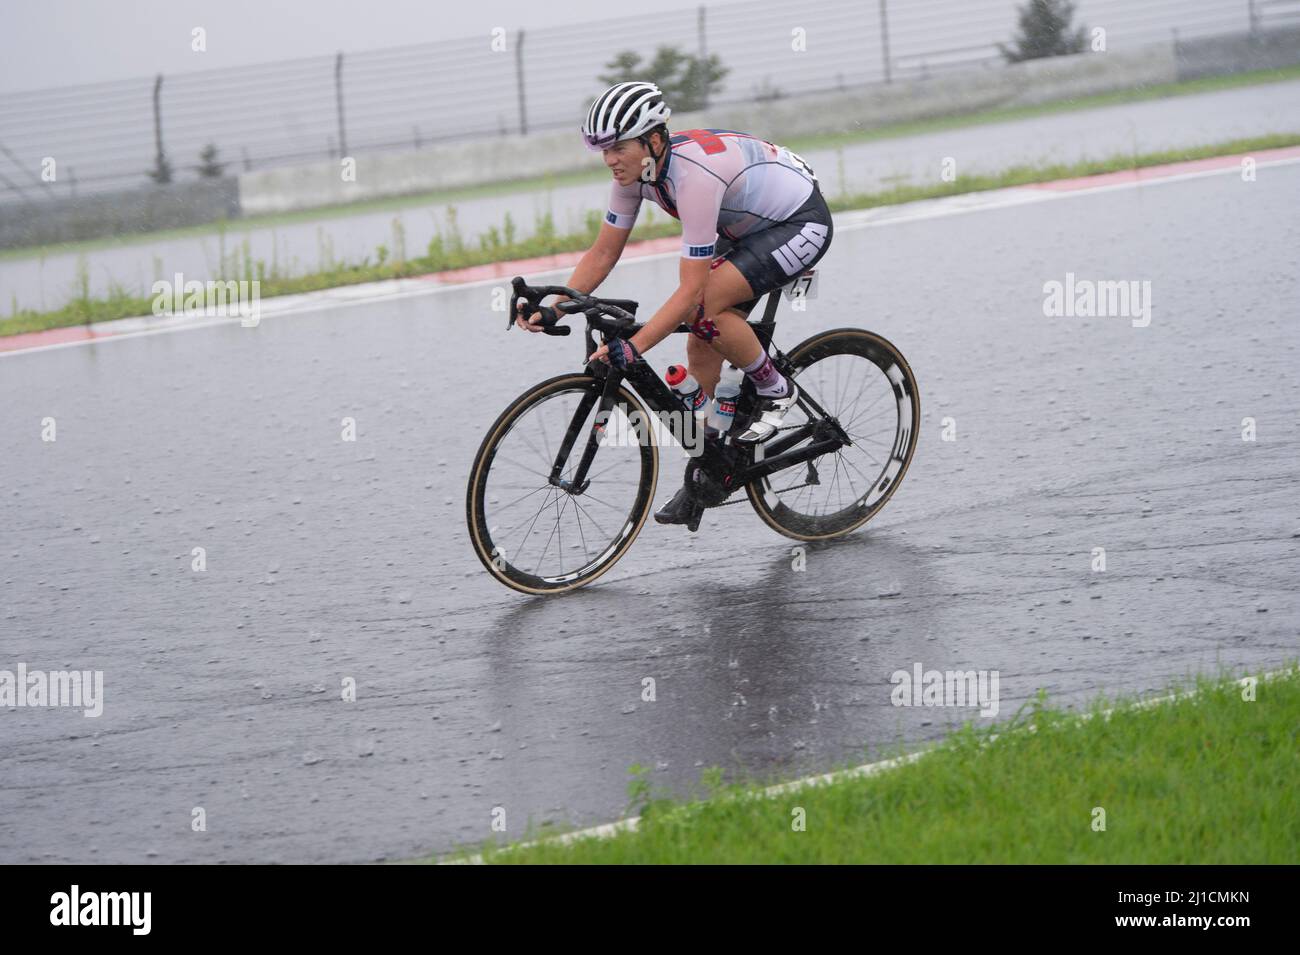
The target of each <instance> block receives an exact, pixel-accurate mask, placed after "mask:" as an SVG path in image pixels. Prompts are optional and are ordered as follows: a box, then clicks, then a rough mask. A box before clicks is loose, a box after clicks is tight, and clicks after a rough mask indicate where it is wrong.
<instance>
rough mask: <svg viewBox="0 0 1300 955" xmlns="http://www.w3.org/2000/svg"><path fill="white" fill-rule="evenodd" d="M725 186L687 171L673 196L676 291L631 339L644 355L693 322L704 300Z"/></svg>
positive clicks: (715, 178)
mask: <svg viewBox="0 0 1300 955" xmlns="http://www.w3.org/2000/svg"><path fill="white" fill-rule="evenodd" d="M726 189H727V186H726V183H724V182H723V181H722V180H721V179H720V178H719V177H718V176H716V175H714V174H712V173H708V172H703V171H702V172H688V173H687V174H686V175H684V176H683V178H682V180H681V182H680V184H679V187H678V193H677V212H678V214H679V215H680V216H681V220H682V258H681V264H680V265H679V266H678V270H677V275H678V280H677V291H675V292H673V294H672V295H671V296H669V298H668V301H667V302H665V303H664V304H663V307H662V308H660V309H659V311H657V312H655V314H654V318H652V319H650V321H648V322H646V323H645V326H644V327H643V328H642V329H641V330H640V331H639V332H637V333H636V334H635V335H633V336H632V339H631V341H632V344H633V345H635V346H636V348H637V351H640V352H642V353H644V352H645V351H646V350H647V349H649V348H653V347H654V346H655V345H657V344H659V342H661V341H663V340H664V339H665V338H667V337H668V336H669V335H671V334H672V333H673V332H675V331H676V330H677V326H678V325H680V324H681V323H682V322H685V323H687V324H688V325H689V324H690V323H691V322H693V321H695V318H696V315H697V314H698V312H697V309H698V307H699V305H700V303H701V302H702V301H703V299H704V285H705V283H706V282H707V281H708V280H709V271H710V269H711V268H712V265H713V253H714V251H715V250H716V248H717V245H716V243H717V241H718V211H719V209H720V208H721V206H722V197H723V195H724V193H725V192H726Z"/></svg>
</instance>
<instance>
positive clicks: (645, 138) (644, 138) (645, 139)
mask: <svg viewBox="0 0 1300 955" xmlns="http://www.w3.org/2000/svg"><path fill="white" fill-rule="evenodd" d="M637 141H638V142H640V143H641V145H643V146H645V148H646V151H647V152H649V153H650V155H651V157H652V158H653V159H654V161H655V182H658V181H659V160H661V159H663V158H664V154H665V153H667V152H668V143H666V142H665V143H664V148H663V149H661V150H659V154H658V155H655V148H654V147H653V146H651V145H650V134H649V133H643V134H642V135H640V136H638V137H637Z"/></svg>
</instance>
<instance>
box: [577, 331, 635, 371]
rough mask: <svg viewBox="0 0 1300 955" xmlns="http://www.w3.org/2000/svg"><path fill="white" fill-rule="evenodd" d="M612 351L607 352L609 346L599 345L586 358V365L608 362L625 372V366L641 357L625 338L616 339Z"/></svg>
mask: <svg viewBox="0 0 1300 955" xmlns="http://www.w3.org/2000/svg"><path fill="white" fill-rule="evenodd" d="M613 345H614V350H613V352H611V351H610V350H609V344H608V343H607V344H604V345H601V346H600V347H599V348H597V349H596V350H595V351H594V352H592V353H591V355H590V356H589V357H588V358H587V361H588V363H590V362H593V361H603V362H608V363H609V364H611V365H613V366H614V367H616V368H618V369H620V370H622V371H626V370H627V366H628V365H631V364H632V363H634V362H635V361H636V360H637V359H639V358H640V357H641V352H640V351H638V350H637V347H636V346H635V345H633V344H632V343H631V342H630V341H628V340H627V339H626V338H616V339H614V341H613Z"/></svg>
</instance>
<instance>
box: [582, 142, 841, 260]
mask: <svg viewBox="0 0 1300 955" xmlns="http://www.w3.org/2000/svg"><path fill="white" fill-rule="evenodd" d="M669 144H670V148H669V149H668V151H667V152H666V154H665V156H664V165H663V169H661V170H660V172H659V177H658V178H657V179H655V180H654V181H651V182H645V181H638V182H635V183H632V184H631V185H627V186H620V185H619V184H618V183H614V187H613V190H612V192H611V193H610V198H609V211H608V212H606V213H605V221H606V222H608V223H609V224H610V225H612V226H615V227H616V228H619V229H630V228H632V226H633V225H634V224H635V222H636V216H637V212H638V211H639V210H640V208H641V200H642V199H644V198H649V199H651V200H652V201H654V202H655V203H656V204H658V205H659V206H660V207H661V208H663V210H664V211H665V212H667V213H668V214H669V215H671V216H673V217H674V218H676V219H680V220H681V223H682V255H683V257H685V258H688V259H708V258H712V257H713V254H714V250H715V247H716V244H717V241H718V236H719V235H721V236H723V237H724V238H726V239H728V240H731V241H733V242H734V241H735V240H737V239H740V238H741V237H743V236H744V235H746V234H748V233H751V232H756V231H759V230H762V229H766V228H768V227H769V226H772V225H775V224H776V223H779V222H785V221H786V220H788V219H789V218H790V216H792V215H793V214H794V213H795V212H796V211H798V210H799V209H800V207H802V206H803V205H804V204H805V203H806V202H807V201H808V198H809V196H810V195H811V194H812V192H813V186H814V183H815V182H816V178H817V177H816V176H815V175H813V171H812V169H811V168H810V167H809V166H808V164H807V163H806V162H804V161H803V159H801V158H800V157H799V156H798V155H796V154H795V153H792V152H791V151H790V150H788V149H786V148H785V147H784V146H778V145H776V144H775V143H769V142H767V141H766V140H763V139H759V138H757V137H756V136H750V135H748V134H747V133H738V132H736V131H734V130H730V129H690V130H687V131H686V132H683V133H678V134H677V135H675V136H673V137H672V138H671V139H670V140H669Z"/></svg>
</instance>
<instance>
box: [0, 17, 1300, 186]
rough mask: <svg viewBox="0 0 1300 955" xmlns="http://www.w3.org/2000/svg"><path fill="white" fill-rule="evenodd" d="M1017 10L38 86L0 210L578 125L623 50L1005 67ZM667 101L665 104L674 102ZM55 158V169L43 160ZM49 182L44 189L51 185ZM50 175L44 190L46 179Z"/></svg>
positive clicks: (828, 83)
mask: <svg viewBox="0 0 1300 955" xmlns="http://www.w3.org/2000/svg"><path fill="white" fill-rule="evenodd" d="M1016 7H1017V3H1016V2H1014V0H824V2H818V3H817V4H816V5H815V6H814V7H812V8H810V9H807V10H800V9H792V7H791V4H790V3H789V2H788V0H753V2H746V3H736V4H729V5H721V6H709V7H708V8H707V9H706V8H705V7H703V6H701V7H699V8H698V9H688V10H682V11H666V12H665V11H656V12H654V14H653V15H648V14H647V15H640V16H635V17H627V18H623V19H616V20H606V21H601V22H596V23H590V24H583V25H579V26H573V27H562V28H561V27H556V28H548V29H542V30H529V31H522V30H512V29H508V28H501V29H499V30H497V31H494V32H493V33H492V34H491V35H483V36H472V37H463V38H460V39H456V40H447V41H441V42H437V43H425V44H418V45H412V46H405V47H393V48H390V49H385V50H378V51H372V52H366V53H355V54H352V53H349V54H343V53H340V54H338V55H337V56H324V57H310V58H305V59H296V60H289V61H285V62H281V63H275V64H266V65H262V66H256V67H248V68H242V69H239V70H233V71H232V70H221V71H203V72H193V73H185V74H179V75H176V76H167V77H163V76H158V77H154V78H147V79H139V80H126V81H120V82H112V83H98V84H92V85H85V86H75V87H64V88H59V89H51V90H44V91H39V92H33V93H28V94H22V95H15V96H11V97H8V98H6V101H5V102H3V103H0V202H2V201H5V200H10V201H13V200H18V201H21V202H23V203H34V202H39V201H40V200H41V199H42V198H44V197H50V196H68V195H74V196H75V195H79V194H85V193H89V192H97V191H104V190H109V189H120V188H127V187H133V186H141V185H147V184H148V183H149V182H150V181H151V179H150V175H149V174H150V171H151V170H156V169H157V168H158V156H159V153H161V154H162V155H163V156H164V157H165V158H166V161H167V164H168V165H169V166H170V168H171V174H172V177H173V179H175V180H186V179H193V178H195V177H196V176H199V175H201V174H202V172H201V170H200V167H201V166H202V165H203V163H202V162H201V160H200V153H201V151H202V150H203V149H204V147H205V146H207V145H209V144H211V145H214V146H215V147H217V150H218V154H217V161H216V162H215V163H213V162H209V163H208V164H207V171H208V172H209V173H218V170H224V172H225V174H230V173H232V172H239V171H243V170H252V169H262V168H267V167H271V166H277V165H285V164H291V163H295V162H304V161H310V160H319V159H325V158H329V157H335V156H341V155H351V154H356V153H364V152H368V151H375V150H390V149H418V148H421V147H423V146H426V145H429V144H431V143H435V142H440V141H446V140H452V139H466V138H474V137H483V136H496V135H505V134H511V133H519V132H530V131H536V130H545V129H557V128H565V127H573V128H575V129H576V127H577V125H578V123H579V122H580V121H581V117H582V114H583V112H584V111H585V109H586V107H587V105H588V104H589V103H590V101H591V99H592V97H593V96H594V95H595V94H596V93H597V92H599V90H600V89H601V88H602V86H603V84H602V82H601V81H600V80H599V78H598V77H599V76H600V75H601V74H603V73H605V72H606V64H608V63H609V61H610V60H612V59H613V58H614V56H615V55H616V54H618V53H619V52H621V51H625V50H630V49H635V50H637V51H638V52H641V53H642V54H643V55H644V60H645V62H647V63H648V62H649V60H650V59H652V58H653V55H654V51H655V49H656V48H657V47H659V46H669V47H673V48H675V49H677V50H679V51H681V52H682V53H686V54H689V55H696V56H708V55H716V56H717V57H718V58H719V60H720V61H721V64H722V65H723V66H724V67H726V69H727V70H728V72H727V74H726V76H725V77H724V79H723V80H722V82H721V85H720V87H719V88H718V89H717V90H716V91H715V92H714V93H713V94H712V96H711V102H713V103H715V104H716V103H735V102H742V101H757V100H763V99H774V98H780V97H784V96H792V95H797V94H807V93H816V92H819V91H828V90H843V89H847V88H851V87H856V86H863V85H867V84H876V83H890V82H898V81H901V80H904V79H910V78H915V77H918V76H927V75H932V74H936V73H940V72H943V71H948V70H953V69H979V68H985V69H998V68H1001V66H1002V64H1003V63H1004V60H1003V58H1002V56H1001V55H1000V53H999V49H998V43H999V42H1002V43H1007V42H1009V41H1010V40H1011V39H1012V37H1013V35H1014V34H1015V32H1016ZM1076 11H1077V15H1076V20H1075V22H1076V24H1082V25H1085V26H1087V27H1088V28H1089V29H1092V28H1096V27H1100V28H1103V29H1104V30H1105V31H1106V44H1107V49H1111V50H1122V49H1131V48H1132V47H1135V46H1138V45H1141V44H1143V43H1149V42H1153V41H1158V40H1162V39H1163V40H1169V39H1176V38H1184V39H1190V38H1194V37H1199V36H1209V35H1216V34H1229V33H1244V32H1247V31H1261V30H1265V29H1268V28H1270V27H1272V26H1273V25H1276V24H1283V23H1300V0H1141V2H1138V0H1079V2H1078V3H1077V6H1076ZM670 105H671V104H670ZM51 161H52V162H51ZM51 172H53V176H52V177H51V175H50V173H51ZM51 178H52V180H53V181H50V180H51Z"/></svg>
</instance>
